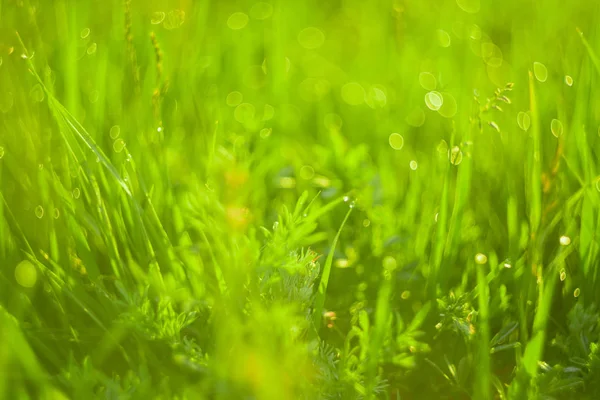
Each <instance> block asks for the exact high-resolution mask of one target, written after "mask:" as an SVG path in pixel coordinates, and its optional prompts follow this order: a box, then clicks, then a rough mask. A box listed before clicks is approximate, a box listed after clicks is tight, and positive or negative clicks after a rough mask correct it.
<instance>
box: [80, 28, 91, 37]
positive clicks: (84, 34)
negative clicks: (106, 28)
mask: <svg viewBox="0 0 600 400" xmlns="http://www.w3.org/2000/svg"><path fill="white" fill-rule="evenodd" d="M79 36H81V38H82V39H85V38H87V37H88V36H90V28H83V29H82V30H81V33H80V34H79Z"/></svg>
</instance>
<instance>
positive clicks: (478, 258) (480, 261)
mask: <svg viewBox="0 0 600 400" xmlns="http://www.w3.org/2000/svg"><path fill="white" fill-rule="evenodd" d="M487 260H488V258H487V256H486V255H485V254H483V253H477V254H476V255H475V262H476V263H477V264H479V265H483V264H485V263H487Z"/></svg>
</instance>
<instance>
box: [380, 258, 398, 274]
mask: <svg viewBox="0 0 600 400" xmlns="http://www.w3.org/2000/svg"><path fill="white" fill-rule="evenodd" d="M397 266H398V265H397V262H396V259H395V258H394V257H392V256H386V257H385V258H384V259H383V268H384V269H386V270H388V271H393V270H395V269H396V267H397Z"/></svg>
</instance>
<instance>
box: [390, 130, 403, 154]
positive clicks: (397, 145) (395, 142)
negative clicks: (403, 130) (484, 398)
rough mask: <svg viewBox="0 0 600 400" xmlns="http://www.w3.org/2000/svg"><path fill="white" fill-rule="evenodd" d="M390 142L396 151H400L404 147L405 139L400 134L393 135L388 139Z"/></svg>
mask: <svg viewBox="0 0 600 400" xmlns="http://www.w3.org/2000/svg"><path fill="white" fill-rule="evenodd" d="M388 142H389V143H390V146H391V147H392V149H394V150H400V149H402V147H403V146H404V138H403V137H402V135H401V134H399V133H392V134H391V135H390V137H389V138H388Z"/></svg>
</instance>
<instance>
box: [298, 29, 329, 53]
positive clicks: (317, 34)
mask: <svg viewBox="0 0 600 400" xmlns="http://www.w3.org/2000/svg"><path fill="white" fill-rule="evenodd" d="M298 42H299V43H300V45H301V46H302V47H304V48H305V49H309V50H314V49H318V48H319V47H321V46H322V45H323V43H325V35H324V34H323V32H321V30H320V29H318V28H315V27H312V26H311V27H308V28H305V29H303V30H302V31H301V32H300V33H299V34H298Z"/></svg>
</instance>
